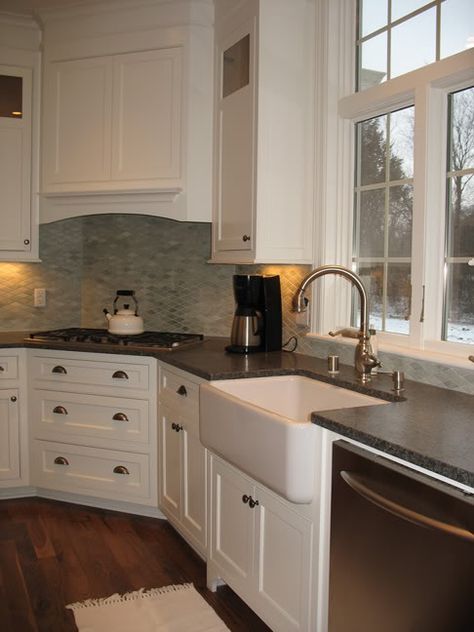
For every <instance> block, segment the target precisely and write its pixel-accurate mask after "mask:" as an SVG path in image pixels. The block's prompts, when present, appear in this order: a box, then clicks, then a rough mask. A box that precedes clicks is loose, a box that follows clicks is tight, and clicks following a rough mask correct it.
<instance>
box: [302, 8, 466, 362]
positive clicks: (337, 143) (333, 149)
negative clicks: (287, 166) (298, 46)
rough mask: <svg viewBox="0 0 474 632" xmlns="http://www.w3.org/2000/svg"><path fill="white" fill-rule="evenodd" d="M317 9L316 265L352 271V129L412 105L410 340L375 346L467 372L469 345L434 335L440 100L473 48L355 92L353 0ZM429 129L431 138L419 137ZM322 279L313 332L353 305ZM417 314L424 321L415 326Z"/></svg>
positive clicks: (389, 339)
mask: <svg viewBox="0 0 474 632" xmlns="http://www.w3.org/2000/svg"><path fill="white" fill-rule="evenodd" d="M316 4H317V20H316V25H317V31H318V32H317V34H316V42H317V48H318V50H317V57H316V59H317V64H318V68H317V79H316V108H317V109H316V120H317V124H316V136H315V144H316V188H315V190H316V194H315V204H316V206H315V214H316V222H315V225H316V229H315V230H316V232H315V239H314V243H315V252H314V262H315V264H316V265H321V264H323V263H339V264H341V265H345V266H348V267H351V255H352V230H353V186H354V178H353V174H354V136H355V134H354V129H353V128H354V124H355V123H357V122H359V121H363V120H365V119H368V118H371V117H375V116H378V115H381V114H385V113H386V112H388V111H393V110H397V109H401V108H403V107H407V106H410V105H415V129H414V143H415V156H414V164H415V167H414V182H415V187H414V198H413V240H414V243H416V244H417V247H416V248H414V249H413V256H412V288H413V289H412V301H411V312H412V320H411V323H410V325H411V326H410V334H409V336H405V335H397V334H388V333H381V334H380V336H379V343H382V349H383V348H384V344H385V345H388V347H387V348H389V347H392V345H395V346H397V347H399V351H400V352H402V353H403V352H404V350H403V348H405V352H406V353H407V354H408V355H410V349H411V350H413V351H414V355H416V356H417V357H420V350H426V351H433V352H436V353H439V354H447V355H448V356H458V357H460V358H463V359H465V362H466V366H470V367H473V365H472V363H469V361H468V360H467V356H468V355H469V354H472V352H473V347H472V345H468V344H459V343H453V342H445V341H441V340H440V339H439V338H440V332H441V325H442V313H443V291H444V276H443V269H444V266H443V261H444V243H445V241H444V240H445V237H444V231H445V218H446V208H445V199H446V198H445V190H446V179H447V178H446V176H447V172H446V138H447V124H448V121H447V94H448V93H449V92H453V91H456V90H460V89H463V88H465V87H468V86H469V85H473V83H474V49H468V50H466V51H463V52H461V53H458V54H456V55H453V56H451V57H448V58H446V59H442V60H440V61H438V62H435V63H433V64H430V65H428V66H425V67H423V68H420V69H418V70H414V71H412V72H410V73H406V74H405V75H401V76H399V77H395V78H394V79H391V80H390V81H388V82H385V83H383V84H380V85H378V86H375V87H371V88H368V89H366V90H364V91H363V92H355V37H356V33H355V14H356V1H355V0H316ZM440 121H442V125H441V126H440ZM426 129H428V130H429V129H431V130H436V132H437V133H431V134H430V133H425V130H426ZM428 157H429V161H428V160H427V158H428ZM434 157H436V158H434ZM426 209H429V213H430V221H429V223H428V222H427V221H426ZM322 281H325V283H322V282H318V283H319V285H318V284H313V285H316V286H315V287H314V290H313V305H314V309H313V313H312V331H313V332H315V333H317V334H319V335H324V334H327V332H328V331H329V330H330V329H333V328H334V327H335V326H338V325H342V324H345V325H347V324H348V323H349V319H350V302H351V300H350V289H349V288H348V284H347V282H345V281H344V280H343V279H336V278H334V279H333V278H328V277H325V279H322ZM423 286H425V296H424V306H423V305H422V303H423ZM423 307H424V321H423V322H419V315H421V312H422V308H423ZM427 355H428V354H427ZM429 355H430V358H431V354H429ZM431 359H432V358H431ZM439 360H440V361H442V357H440V358H439Z"/></svg>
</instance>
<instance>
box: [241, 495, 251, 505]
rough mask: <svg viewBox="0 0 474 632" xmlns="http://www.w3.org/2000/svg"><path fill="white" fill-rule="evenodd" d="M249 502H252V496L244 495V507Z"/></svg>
mask: <svg viewBox="0 0 474 632" xmlns="http://www.w3.org/2000/svg"><path fill="white" fill-rule="evenodd" d="M249 500H250V496H247V494H244V495H243V496H242V502H243V503H244V505H246V504H247V503H248V501H249Z"/></svg>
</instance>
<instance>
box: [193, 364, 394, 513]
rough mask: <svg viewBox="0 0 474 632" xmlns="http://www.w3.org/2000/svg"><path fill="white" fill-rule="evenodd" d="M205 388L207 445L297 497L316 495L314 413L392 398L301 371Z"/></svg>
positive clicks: (293, 498) (202, 432) (203, 415)
mask: <svg viewBox="0 0 474 632" xmlns="http://www.w3.org/2000/svg"><path fill="white" fill-rule="evenodd" d="M200 390H201V395H200V422H199V427H200V437H201V442H202V443H203V445H204V446H206V447H207V448H209V449H210V450H212V451H213V452H215V453H216V454H218V455H220V456H222V457H223V458H224V459H226V460H227V461H229V462H230V463H233V464H234V465H235V466H237V467H238V468H239V469H241V470H242V471H244V472H246V473H247V474H249V475H250V476H252V477H253V478H255V479H256V480H258V481H260V482H261V483H264V484H265V485H267V486H268V487H270V488H271V489H273V490H274V491H276V492H277V493H279V494H281V495H282V496H284V497H285V498H287V499H288V500H290V501H292V502H295V503H309V502H311V500H312V498H313V489H314V464H315V460H316V452H317V450H316V447H317V446H316V437H317V427H316V426H315V425H314V424H312V423H311V421H310V417H311V413H312V412H314V411H318V410H330V409H340V408H353V407H358V406H374V405H380V404H387V402H385V401H383V400H380V399H376V398H374V397H369V396H367V395H362V394H360V393H356V392H354V391H350V390H347V389H345V388H340V387H338V386H334V385H332V384H326V383H325V382H320V381H317V380H312V379H310V378H307V377H301V376H298V375H281V376H275V377H261V378H244V379H238V380H219V381H215V382H208V383H205V384H202V385H201V387H200Z"/></svg>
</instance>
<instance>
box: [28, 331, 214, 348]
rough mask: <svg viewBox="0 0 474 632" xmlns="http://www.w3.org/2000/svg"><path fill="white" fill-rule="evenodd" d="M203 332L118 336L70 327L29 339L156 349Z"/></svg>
mask: <svg viewBox="0 0 474 632" xmlns="http://www.w3.org/2000/svg"><path fill="white" fill-rule="evenodd" d="M203 338H204V336H203V335H202V334H183V333H173V332H168V331H144V332H143V333H142V334H135V335H133V336H130V335H129V336H118V335H116V334H111V333H109V332H108V331H107V330H106V329H85V328H82V327H68V328H66V329H54V330H52V331H38V332H36V333H32V334H30V335H29V336H28V338H27V340H30V341H34V340H36V341H38V342H55V341H56V342H74V343H94V344H103V345H107V344H109V345H123V346H134V347H153V348H154V349H167V350H171V349H176V348H177V347H182V346H183V345H187V344H191V343H193V342H200V341H201V340H203Z"/></svg>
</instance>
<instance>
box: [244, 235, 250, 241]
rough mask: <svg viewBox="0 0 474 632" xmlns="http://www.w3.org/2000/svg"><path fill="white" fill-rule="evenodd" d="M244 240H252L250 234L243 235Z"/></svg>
mask: <svg viewBox="0 0 474 632" xmlns="http://www.w3.org/2000/svg"><path fill="white" fill-rule="evenodd" d="M242 241H250V235H242Z"/></svg>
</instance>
